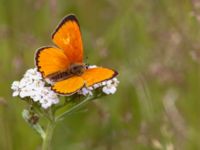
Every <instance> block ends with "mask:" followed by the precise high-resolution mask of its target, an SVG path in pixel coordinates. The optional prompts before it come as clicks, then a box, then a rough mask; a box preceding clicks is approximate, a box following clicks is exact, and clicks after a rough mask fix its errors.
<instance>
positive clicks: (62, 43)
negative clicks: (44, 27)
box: [35, 15, 118, 95]
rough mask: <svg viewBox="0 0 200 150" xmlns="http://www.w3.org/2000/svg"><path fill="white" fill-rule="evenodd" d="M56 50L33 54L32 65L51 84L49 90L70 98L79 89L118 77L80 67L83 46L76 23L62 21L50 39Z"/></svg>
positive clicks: (103, 70) (70, 18) (104, 70)
mask: <svg viewBox="0 0 200 150" xmlns="http://www.w3.org/2000/svg"><path fill="white" fill-rule="evenodd" d="M52 40H53V42H54V43H55V44H56V45H57V47H42V48H40V49H38V50H37V51H36V56H35V61H36V66H37V68H38V71H39V72H40V73H41V74H42V76H43V78H44V79H49V80H50V81H53V85H52V87H51V88H52V90H54V91H55V92H56V93H59V94H63V95H71V94H73V93H75V92H77V91H78V90H80V89H81V88H82V87H84V86H86V87H90V86H92V85H94V84H96V83H100V82H102V81H106V80H109V79H112V78H113V77H115V76H116V75H117V74H118V73H117V72H116V71H115V70H112V69H108V68H102V67H97V68H90V69H89V68H88V67H87V66H86V65H85V64H84V63H83V45H82V39H81V32H80V28H79V23H78V20H77V19H76V17H75V16H74V15H69V16H67V17H65V18H64V19H63V20H62V21H61V23H60V24H59V25H58V27H57V28H56V30H55V32H54V33H53V35H52Z"/></svg>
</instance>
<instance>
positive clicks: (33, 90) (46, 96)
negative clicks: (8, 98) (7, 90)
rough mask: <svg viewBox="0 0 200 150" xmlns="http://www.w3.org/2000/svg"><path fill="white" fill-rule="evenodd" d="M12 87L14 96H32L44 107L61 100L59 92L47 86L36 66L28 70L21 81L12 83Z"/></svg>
mask: <svg viewBox="0 0 200 150" xmlns="http://www.w3.org/2000/svg"><path fill="white" fill-rule="evenodd" d="M11 89H12V90H13V96H14V97H15V96H19V97H21V98H25V97H30V98H31V99H33V101H34V102H39V103H40V104H41V106H42V107H43V108H44V109H47V108H48V107H50V106H51V105H53V104H57V103H58V102H59V98H58V96H57V94H56V93H55V92H54V91H52V90H51V88H50V87H47V86H45V82H44V81H43V80H42V76H41V74H40V73H39V72H37V69H36V68H34V69H29V70H27V71H26V73H25V74H24V77H23V78H22V79H21V80H20V81H14V82H13V83H12V86H11Z"/></svg>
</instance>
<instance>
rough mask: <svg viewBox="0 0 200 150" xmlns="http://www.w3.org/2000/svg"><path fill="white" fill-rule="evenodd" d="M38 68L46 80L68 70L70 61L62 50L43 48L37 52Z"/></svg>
mask: <svg viewBox="0 0 200 150" xmlns="http://www.w3.org/2000/svg"><path fill="white" fill-rule="evenodd" d="M35 61H36V66H37V68H38V71H39V72H41V73H42V76H43V77H44V78H45V77H47V76H48V75H51V74H53V73H56V72H60V71H62V70H67V68H68V67H69V60H68V58H67V56H66V55H65V54H64V52H63V51H62V50H61V49H58V48H54V47H43V48H40V49H38V50H37V51H36V57H35Z"/></svg>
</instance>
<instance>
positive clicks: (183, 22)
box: [0, 0, 200, 150]
mask: <svg viewBox="0 0 200 150" xmlns="http://www.w3.org/2000/svg"><path fill="white" fill-rule="evenodd" d="M69 13H74V14H76V16H77V18H78V19H79V22H80V26H81V31H82V36H83V42H84V50H85V52H84V55H85V60H86V62H87V63H89V64H96V65H100V66H101V65H102V66H106V67H110V68H114V69H116V70H118V72H119V76H118V79H119V80H120V84H119V87H118V91H117V93H116V94H115V95H112V96H107V97H103V98H102V99H100V100H97V101H94V102H91V103H89V104H88V105H87V106H86V107H84V108H83V109H82V110H81V111H80V112H78V113H76V114H73V115H71V116H70V117H68V118H67V119H65V120H64V121H63V122H61V123H59V124H58V125H57V127H56V129H55V134H54V136H53V141H52V150H133V149H134V150H151V149H152V150H154V149H155V150H165V149H166V150H175V149H178V150H198V149H200V142H199V141H200V132H199V131H200V4H199V2H198V1H197V0H182V1H178V0H149V1H145V0H142V1H137V0H118V1H116V0H101V1H94V0H81V1H80V0H79V1H78V0H77V1H75V0H68V1H66V0H60V1H56V0H49V1H44V0H18V1H17V0H9V1H7V0H0V149H1V150H36V149H40V146H41V139H40V136H39V135H37V133H36V132H35V131H33V130H32V129H31V128H30V127H29V126H28V124H27V123H26V122H25V121H24V120H23V118H22V115H21V112H22V110H23V108H24V107H25V106H26V104H25V102H23V101H22V100H20V99H17V98H13V97H12V91H11V89H10V86H11V83H12V82H13V81H14V80H19V79H20V78H21V77H22V75H23V74H24V72H25V71H26V70H27V69H29V68H33V67H34V53H35V50H36V49H37V48H39V47H41V46H45V45H52V41H51V33H52V32H53V31H54V29H55V27H56V25H57V24H58V22H59V21H60V20H61V19H62V18H63V17H64V16H66V15H68V14H69ZM86 58H87V59H86Z"/></svg>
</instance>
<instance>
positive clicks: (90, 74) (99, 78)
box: [81, 67, 118, 87]
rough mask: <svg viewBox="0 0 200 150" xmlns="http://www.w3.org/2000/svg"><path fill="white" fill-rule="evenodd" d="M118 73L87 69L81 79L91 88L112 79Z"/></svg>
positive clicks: (109, 70) (100, 69) (99, 68)
mask: <svg viewBox="0 0 200 150" xmlns="http://www.w3.org/2000/svg"><path fill="white" fill-rule="evenodd" d="M117 74H118V73H117V72H116V71H114V70H112V69H108V68H102V67H98V68H91V69H87V70H86V71H85V72H84V73H83V75H81V77H82V78H83V79H84V80H85V82H86V86H87V87H89V86H92V85H94V84H96V83H100V82H103V81H106V80H109V79H112V78H114V77H115V76H116V75H117Z"/></svg>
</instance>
